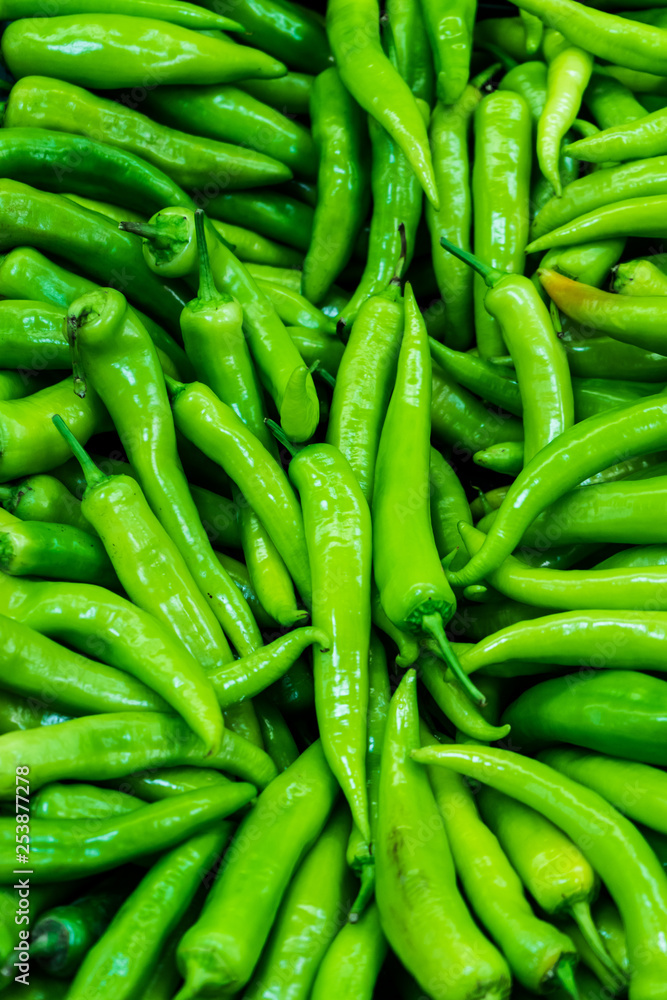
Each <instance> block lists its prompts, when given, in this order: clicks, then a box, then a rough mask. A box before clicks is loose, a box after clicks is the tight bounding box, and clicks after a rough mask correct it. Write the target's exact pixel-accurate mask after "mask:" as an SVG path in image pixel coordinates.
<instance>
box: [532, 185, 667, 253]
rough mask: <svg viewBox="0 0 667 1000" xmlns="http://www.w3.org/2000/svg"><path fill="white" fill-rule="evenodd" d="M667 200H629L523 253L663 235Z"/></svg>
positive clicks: (541, 239) (543, 238)
mask: <svg viewBox="0 0 667 1000" xmlns="http://www.w3.org/2000/svg"><path fill="white" fill-rule="evenodd" d="M666 216H667V197H666V196H665V195H655V196H652V197H648V198H629V199H628V200H626V201H616V202H614V203H613V204H611V205H603V206H602V208H600V209H598V210H597V211H594V212H588V213H587V214H586V215H582V216H579V218H577V219H574V220H573V221H572V222H570V223H567V224H566V225H564V226H560V228H558V229H554V230H553V231H552V232H550V233H547V234H546V235H544V236H540V237H539V238H538V239H536V240H533V242H532V243H529V244H528V247H527V248H526V249H527V252H528V253H535V252H537V251H543V250H549V249H551V248H552V247H559V246H569V245H571V244H573V243H584V242H590V241H593V240H605V239H610V238H613V237H617V236H629V235H633V236H656V237H660V236H662V234H663V233H664V232H665V226H666V223H665V217H666Z"/></svg>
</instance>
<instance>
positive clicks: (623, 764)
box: [540, 747, 667, 833]
mask: <svg viewBox="0 0 667 1000" xmlns="http://www.w3.org/2000/svg"><path fill="white" fill-rule="evenodd" d="M540 760H541V761H543V762H544V763H545V764H548V765H549V767H553V768H554V769H555V770H556V771H560V772H561V774H566V775H567V776H568V777H569V778H572V779H573V780H574V781H578V782H579V784H581V785H586V787H587V788H592V789H593V791H596V792H598V794H599V795H601V796H602V797H603V798H604V799H606V800H607V802H609V803H611V805H613V806H615V808H616V809H619V810H622V811H623V812H624V813H625V814H626V815H627V816H629V817H630V819H633V820H636V821H637V822H638V823H643V824H644V825H645V826H650V827H651V828H652V829H654V830H657V831H658V832H659V833H667V811H666V809H665V791H666V788H665V773H664V771H661V770H659V769H658V768H656V767H650V766H649V765H647V764H638V763H635V762H634V761H629V760H622V759H621V758H619V757H606V756H604V755H603V754H596V753H590V752H587V751H586V750H578V749H575V748H574V747H572V748H556V749H553V750H544V751H542V753H541V754H540Z"/></svg>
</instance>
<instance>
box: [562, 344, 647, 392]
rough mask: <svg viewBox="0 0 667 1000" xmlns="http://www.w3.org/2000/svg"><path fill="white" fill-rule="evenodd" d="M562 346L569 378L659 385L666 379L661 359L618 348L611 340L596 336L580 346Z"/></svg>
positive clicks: (626, 347) (623, 346)
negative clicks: (630, 381) (568, 366)
mask: <svg viewBox="0 0 667 1000" xmlns="http://www.w3.org/2000/svg"><path fill="white" fill-rule="evenodd" d="M563 346H564V347H565V350H566V352H567V360H568V363H569V365H570V371H571V373H572V375H575V376H578V377H580V378H596V377H599V376H602V377H604V378H607V379H614V380H615V379H626V378H634V379H642V380H646V381H652V382H662V383H663V384H664V382H665V379H667V362H666V361H665V358H664V357H662V356H661V355H660V354H652V353H651V352H650V351H643V350H642V349H641V348H640V347H633V346H632V345H631V344H622V343H621V342H620V341H619V340H612V338H611V337H603V336H598V337H593V338H592V339H591V340H588V341H583V342H577V341H570V342H568V341H564V342H563ZM656 388H657V387H656Z"/></svg>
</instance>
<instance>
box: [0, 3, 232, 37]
mask: <svg viewBox="0 0 667 1000" xmlns="http://www.w3.org/2000/svg"><path fill="white" fill-rule="evenodd" d="M110 8H112V9H111V10H110ZM58 13H59V14H109V13H113V14H131V15H133V16H136V15H137V14H138V15H140V16H141V17H150V18H153V19H155V20H157V21H167V22H169V23H170V24H180V25H181V26H182V27H184V28H192V29H193V30H195V31H198V30H215V29H218V30H219V31H241V30H242V27H243V26H242V25H240V24H239V23H238V22H237V21H232V20H231V19H230V18H228V17H223V16H222V15H221V14H214V13H209V12H208V11H204V10H202V8H201V7H199V6H196V5H195V4H192V3H185V2H184V0H113V3H109V2H108V0H59V2H58ZM1 14H2V18H3V19H4V20H7V21H13V20H15V19H17V18H21V17H40V16H43V14H44V8H43V7H42V6H41V5H40V3H39V2H38V0H3V3H2V9H1Z"/></svg>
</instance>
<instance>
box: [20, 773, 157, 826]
mask: <svg viewBox="0 0 667 1000" xmlns="http://www.w3.org/2000/svg"><path fill="white" fill-rule="evenodd" d="M31 805H32V809H31V812H32V815H33V816H36V817H41V819H107V818H108V817H109V816H127V814H128V813H131V812H134V811H135V810H136V809H141V808H142V806H144V805H145V802H144V801H143V800H142V799H140V798H137V796H136V795H128V794H127V793H125V792H119V791H117V790H116V789H113V788H99V787H98V786H97V785H86V784H76V785H74V784H69V785H65V784H60V783H59V782H56V781H54V782H52V784H50V785H47V786H46V787H45V788H42V790H41V791H40V792H38V793H37V795H36V796H35V798H34V800H33V802H32V803H31Z"/></svg>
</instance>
